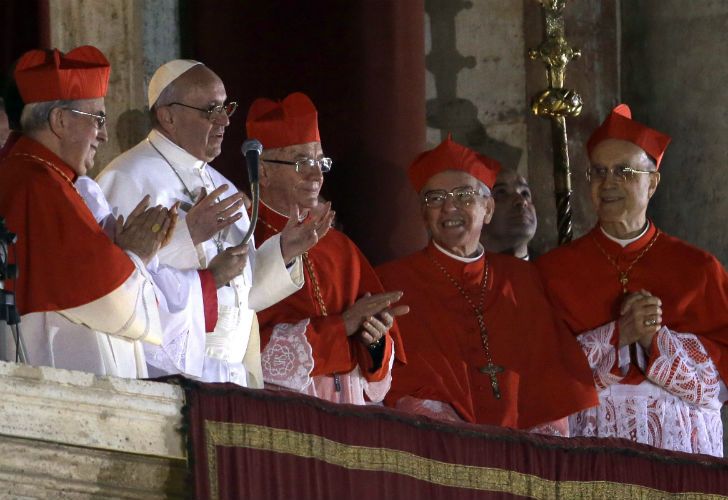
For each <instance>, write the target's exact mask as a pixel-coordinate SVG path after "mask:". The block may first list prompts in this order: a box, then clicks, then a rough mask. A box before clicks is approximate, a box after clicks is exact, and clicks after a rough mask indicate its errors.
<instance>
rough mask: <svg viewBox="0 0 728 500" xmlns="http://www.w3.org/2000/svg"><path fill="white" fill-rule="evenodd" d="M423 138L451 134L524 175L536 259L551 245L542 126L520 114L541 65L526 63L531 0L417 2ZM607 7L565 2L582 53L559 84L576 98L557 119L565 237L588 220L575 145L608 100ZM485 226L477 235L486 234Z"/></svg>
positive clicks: (535, 12) (536, 12) (539, 82)
mask: <svg viewBox="0 0 728 500" xmlns="http://www.w3.org/2000/svg"><path fill="white" fill-rule="evenodd" d="M425 9H426V12H427V16H426V20H425V26H426V53H427V70H428V71H427V75H426V82H427V124H426V126H427V139H428V142H429V143H430V145H435V144H437V143H438V142H440V141H441V140H442V139H444V137H445V136H446V134H447V133H448V132H452V133H453V138H454V139H455V140H456V141H458V142H461V143H463V144H465V145H467V146H469V147H471V148H473V149H475V150H477V151H480V152H481V153H484V154H487V155H489V156H492V157H494V158H496V159H498V160H499V161H500V162H501V163H503V164H504V165H505V166H506V167H509V168H515V169H517V170H518V171H519V172H520V173H521V174H523V175H525V176H527V177H528V178H529V180H530V182H531V187H532V190H533V192H534V193H533V194H534V199H535V202H536V208H537V211H538V217H539V229H538V232H537V234H536V238H535V240H534V247H535V249H536V250H537V252H538V253H543V252H544V251H546V250H547V249H549V248H551V247H553V246H554V245H555V244H556V207H555V201H554V195H553V178H552V164H553V162H552V159H551V139H550V126H549V123H548V121H546V120H543V119H540V118H535V117H533V116H532V115H531V113H530V100H531V98H532V97H533V95H535V94H536V93H537V92H539V91H540V90H542V89H543V88H545V86H546V72H545V69H544V66H543V64H542V63H541V62H534V61H530V60H528V58H527V52H528V49H529V48H532V47H536V46H538V44H539V43H540V42H541V40H542V37H543V26H542V23H543V21H542V14H541V7H540V4H539V3H538V2H537V1H536V0H523V1H521V2H518V1H503V0H473V1H465V0H457V1H454V0H427V1H426V2H425ZM617 14H618V9H617V2H616V1H614V0H611V1H601V0H580V1H579V2H575V1H572V2H567V9H566V32H567V39H568V41H569V42H570V43H571V45H572V46H575V47H579V48H581V49H582V52H583V54H584V55H583V57H582V58H581V59H579V60H577V61H574V62H572V63H571V64H570V65H569V66H568V68H567V78H566V84H567V86H568V87H570V88H574V89H576V90H577V91H578V92H579V93H580V94H581V95H582V97H583V99H584V111H583V112H582V115H581V116H580V117H578V118H575V119H572V120H569V121H568V122H567V130H568V131H569V148H570V156H571V165H572V169H573V171H574V180H573V185H574V191H575V192H574V197H573V208H572V209H573V213H574V233H575V236H578V235H581V234H583V233H584V232H585V231H586V230H588V229H589V228H590V227H591V225H592V224H593V223H594V219H593V216H592V215H591V207H590V204H589V197H588V190H587V185H586V182H585V181H584V178H583V175H584V170H585V165H586V154H585V152H584V149H583V146H582V145H583V143H584V142H585V141H586V139H587V138H588V135H589V133H590V131H591V130H592V129H593V128H594V127H595V126H596V125H597V124H598V123H599V120H600V119H601V118H602V117H603V116H605V114H606V113H607V111H608V110H609V109H610V108H611V106H612V105H613V104H614V103H616V102H617V100H618V99H617V96H618V93H619V71H618V61H619V58H618V36H617V35H618V23H617V21H618V16H617ZM486 230H487V229H486Z"/></svg>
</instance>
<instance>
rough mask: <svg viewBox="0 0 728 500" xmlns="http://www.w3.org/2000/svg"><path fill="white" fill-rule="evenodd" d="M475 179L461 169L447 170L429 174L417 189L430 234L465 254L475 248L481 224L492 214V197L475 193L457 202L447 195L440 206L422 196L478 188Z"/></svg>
mask: <svg viewBox="0 0 728 500" xmlns="http://www.w3.org/2000/svg"><path fill="white" fill-rule="evenodd" d="M479 186H480V184H479V182H478V180H477V179H476V178H475V177H473V176H472V175H470V174H467V173H465V172H463V171H460V170H446V171H444V172H440V173H438V174H436V175H433V176H432V177H430V179H429V180H428V181H427V184H425V187H423V188H422V191H420V198H421V200H423V201H422V218H423V220H424V222H425V225H426V227H427V229H428V231H429V232H430V235H431V237H432V239H433V241H435V242H436V243H437V244H438V245H440V246H441V247H443V248H445V249H447V250H448V251H449V252H451V253H453V254H455V255H459V256H461V257H467V256H470V255H473V254H474V253H475V252H476V251H477V249H478V241H479V238H480V231H481V230H482V228H483V224H487V223H488V222H490V219H491V217H492V216H493V199H492V198H491V197H490V196H488V197H483V196H479V195H478V196H475V198H474V200H473V202H472V203H470V204H469V205H466V206H458V205H457V204H456V202H455V198H454V197H453V196H447V197H446V199H445V202H444V203H443V205H442V206H441V207H439V208H430V207H428V206H427V205H426V204H425V203H424V196H425V195H426V194H427V193H428V192H431V191H440V190H442V191H446V192H450V191H452V190H453V189H457V188H472V189H474V190H475V192H476V193H478V192H479V191H480V187H479Z"/></svg>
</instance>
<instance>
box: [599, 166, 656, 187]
mask: <svg viewBox="0 0 728 500" xmlns="http://www.w3.org/2000/svg"><path fill="white" fill-rule="evenodd" d="M610 173H611V174H612V177H613V178H614V180H615V181H617V182H629V181H631V180H632V179H634V178H635V177H636V176H637V175H638V174H653V173H654V172H653V171H651V170H639V169H636V168H632V167H628V166H626V165H617V166H616V167H612V168H607V167H589V169H587V171H586V180H587V181H588V182H591V183H597V182H603V181H605V180H606V179H607V177H608V176H609V174H610Z"/></svg>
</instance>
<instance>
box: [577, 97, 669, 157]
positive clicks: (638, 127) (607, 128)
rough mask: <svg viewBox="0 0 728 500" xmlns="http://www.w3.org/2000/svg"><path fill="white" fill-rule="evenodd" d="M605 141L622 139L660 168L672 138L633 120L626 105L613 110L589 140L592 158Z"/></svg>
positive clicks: (588, 145) (587, 148) (588, 146)
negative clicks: (645, 154) (594, 151)
mask: <svg viewBox="0 0 728 500" xmlns="http://www.w3.org/2000/svg"><path fill="white" fill-rule="evenodd" d="M605 139H621V140H623V141H628V142H631V143H632V144H635V145H636V146H639V147H640V148H642V149H643V150H644V151H645V153H647V154H648V155H649V156H650V157H651V158H652V159H653V160H655V165H657V168H658V169H659V168H660V162H661V161H662V155H664V154H665V150H666V149H667V145H668V144H670V141H671V139H670V136H668V135H665V134H663V133H662V132H658V131H657V130H655V129H652V128H650V127H648V126H647V125H643V124H641V123H639V122H636V121H634V120H633V119H632V111H631V110H630V109H629V106H627V105H626V104H620V105H619V106H617V107H616V108H614V109H613V110H612V112H611V113H610V114H609V116H608V117H607V119H606V120H604V123H602V124H601V125H600V126H599V128H598V129H596V130H595V131H594V133H593V134H592V135H591V137H590V138H589V142H587V143H586V150H587V151H588V153H589V156H591V154H592V151H593V150H594V148H595V147H596V146H597V144H599V143H600V142H602V141H603V140H605Z"/></svg>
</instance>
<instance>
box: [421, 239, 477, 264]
mask: <svg viewBox="0 0 728 500" xmlns="http://www.w3.org/2000/svg"><path fill="white" fill-rule="evenodd" d="M432 244H433V245H435V248H437V249H438V250H439V251H441V252H442V253H444V254H445V255H447V256H448V257H450V258H451V259H455V260H459V261H460V262H465V263H466V264H469V263H471V262H475V261H476V260H479V259H481V258H482V257H483V254H484V253H485V249H484V248H483V245H481V244H480V243H478V249H477V255H476V256H475V257H461V256H459V255H455V254H454V253H452V252H449V251H447V250H445V249H444V248H442V247H441V246H440V245H438V244H437V242H436V241H435V240H432Z"/></svg>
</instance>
